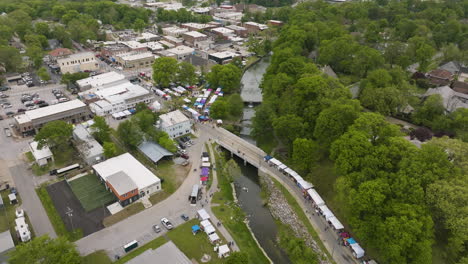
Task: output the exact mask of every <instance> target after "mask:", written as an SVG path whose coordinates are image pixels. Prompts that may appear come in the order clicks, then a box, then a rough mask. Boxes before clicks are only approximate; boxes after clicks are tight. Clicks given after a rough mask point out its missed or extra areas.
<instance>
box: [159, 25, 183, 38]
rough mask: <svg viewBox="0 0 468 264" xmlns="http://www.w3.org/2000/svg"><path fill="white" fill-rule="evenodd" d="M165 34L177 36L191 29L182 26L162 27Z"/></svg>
mask: <svg viewBox="0 0 468 264" xmlns="http://www.w3.org/2000/svg"><path fill="white" fill-rule="evenodd" d="M162 31H163V34H164V35H166V36H172V37H175V38H178V37H180V35H182V34H183V33H185V32H188V31H189V30H188V29H186V28H180V27H166V28H163V29H162Z"/></svg>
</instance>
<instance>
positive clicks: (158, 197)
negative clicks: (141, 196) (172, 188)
mask: <svg viewBox="0 0 468 264" xmlns="http://www.w3.org/2000/svg"><path fill="white" fill-rule="evenodd" d="M169 195H170V193H168V192H166V191H165V190H162V191H160V192H157V193H155V194H153V195H151V196H150V198H149V200H150V202H151V203H152V204H157V203H159V202H161V201H163V200H164V199H166V198H167V197H169Z"/></svg>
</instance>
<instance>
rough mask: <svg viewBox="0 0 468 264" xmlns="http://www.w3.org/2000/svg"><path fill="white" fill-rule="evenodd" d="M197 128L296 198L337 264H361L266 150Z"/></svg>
mask: <svg viewBox="0 0 468 264" xmlns="http://www.w3.org/2000/svg"><path fill="white" fill-rule="evenodd" d="M198 128H199V129H200V132H201V133H200V134H205V135H206V134H208V135H209V136H210V138H211V140H214V141H215V142H216V143H217V144H218V145H220V146H221V147H223V148H225V149H226V150H228V151H230V152H231V155H236V156H238V157H239V158H241V159H243V160H244V164H247V163H249V164H251V165H253V166H255V167H256V168H258V169H259V170H261V171H262V172H263V173H266V174H268V175H269V176H271V177H273V178H275V179H276V180H277V181H279V182H280V183H281V184H282V185H283V186H284V187H285V188H286V189H287V190H288V191H289V192H290V193H291V194H292V195H293V197H294V198H295V199H296V201H297V203H298V204H299V205H300V206H301V208H302V210H303V211H304V212H305V213H306V215H307V216H308V218H309V222H310V223H311V224H312V226H313V227H314V229H315V231H316V232H317V234H318V236H319V238H320V240H321V241H322V242H323V244H324V245H325V247H326V249H327V250H328V252H329V253H330V255H331V256H332V257H333V260H334V261H335V262H336V263H340V264H341V263H343V264H348V263H349V264H351V263H359V262H358V261H357V260H356V259H355V258H354V257H353V255H352V253H351V251H350V249H348V248H346V247H344V246H341V245H340V244H339V243H338V242H339V237H338V235H337V234H336V233H335V231H333V230H332V229H331V228H327V230H325V227H327V226H328V223H326V221H325V220H324V219H323V217H321V216H319V215H318V214H312V212H314V209H313V208H312V206H311V204H310V203H308V202H306V200H305V199H304V198H303V195H302V192H301V190H300V189H299V188H298V187H297V186H296V185H295V183H293V182H292V181H291V180H290V179H289V178H288V177H286V176H284V175H283V174H282V173H280V172H279V171H278V170H277V169H275V168H273V167H270V166H269V165H268V163H266V162H265V161H264V159H263V158H264V157H265V155H267V154H266V153H265V152H264V151H263V150H261V149H260V148H259V147H257V146H255V145H253V144H251V143H249V142H247V141H245V140H243V139H242V138H240V137H238V136H236V135H234V134H232V133H231V132H229V131H227V130H225V129H224V128H219V127H216V126H211V125H198Z"/></svg>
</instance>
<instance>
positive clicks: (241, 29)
mask: <svg viewBox="0 0 468 264" xmlns="http://www.w3.org/2000/svg"><path fill="white" fill-rule="evenodd" d="M226 28H229V29H232V30H234V33H235V34H236V35H237V36H239V37H243V38H245V37H247V36H248V35H249V32H248V31H247V29H246V28H245V27H241V26H236V25H229V26H226Z"/></svg>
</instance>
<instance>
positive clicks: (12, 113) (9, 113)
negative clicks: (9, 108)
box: [6, 112, 15, 116]
mask: <svg viewBox="0 0 468 264" xmlns="http://www.w3.org/2000/svg"><path fill="white" fill-rule="evenodd" d="M6 115H7V116H14V115H15V113H14V112H6Z"/></svg>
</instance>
